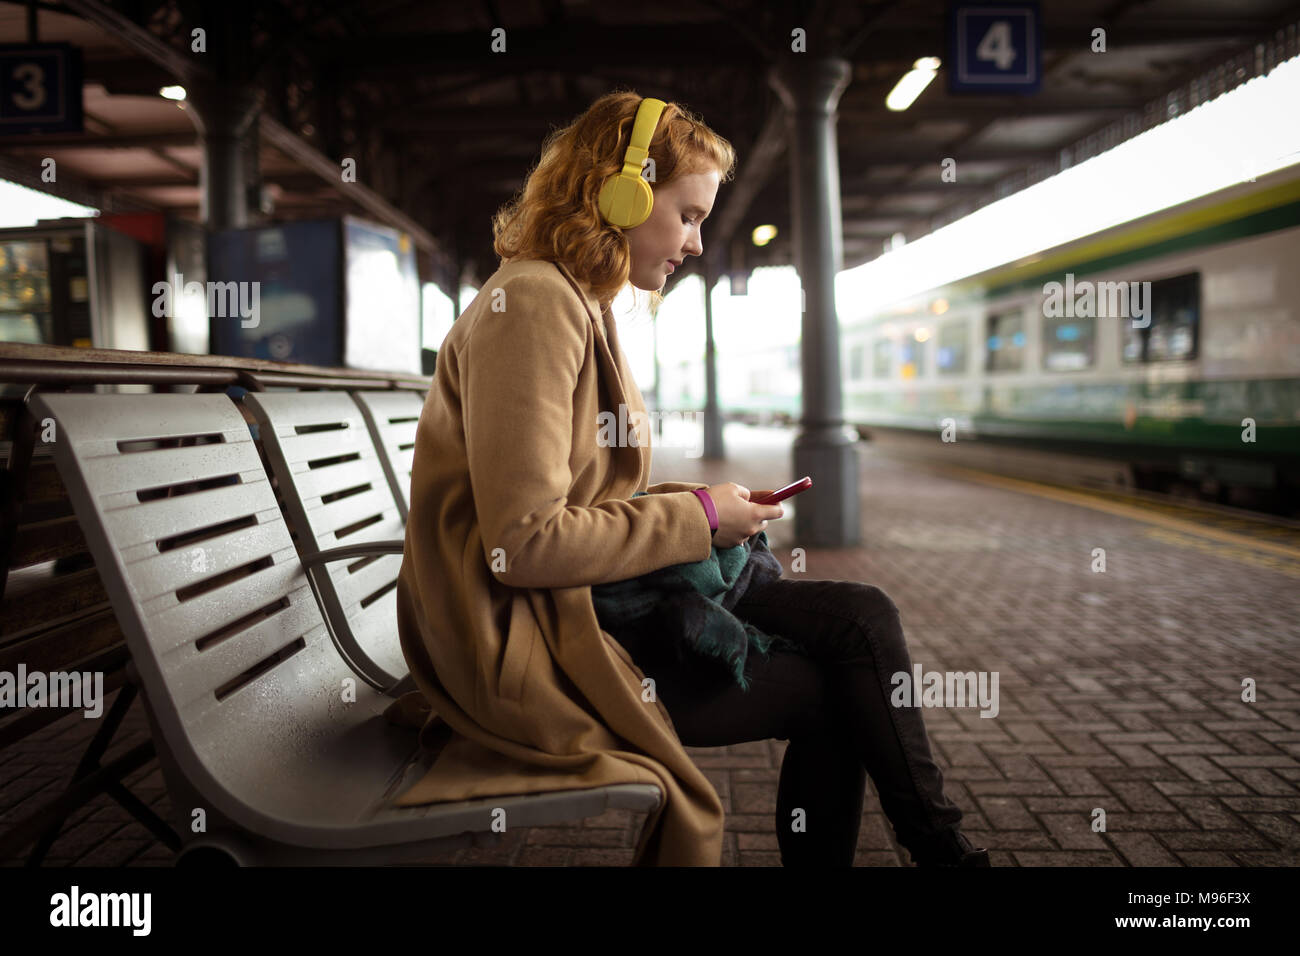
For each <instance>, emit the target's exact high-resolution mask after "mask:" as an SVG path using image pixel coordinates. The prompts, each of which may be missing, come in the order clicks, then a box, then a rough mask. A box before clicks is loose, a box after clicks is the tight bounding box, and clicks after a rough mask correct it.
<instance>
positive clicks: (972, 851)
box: [912, 830, 991, 867]
mask: <svg viewBox="0 0 1300 956" xmlns="http://www.w3.org/2000/svg"><path fill="white" fill-rule="evenodd" d="M912 861H913V862H914V863H915V864H916V865H917V866H926V867H929V866H943V867H987V866H991V864H990V863H989V851H988V850H986V849H985V848H984V847H982V846H974V845H972V844H971V842H970V840H968V839H967V838H966V834H964V833H962V832H961V831H960V830H944V831H943V833H942V834H941V835H940V836H939V837H937V838H936V846H934V847H933V848H932V849H931V850H929V851H928V852H927V851H922V853H921V854H920V855H919V856H918V855H917V854H916V853H913V854H912Z"/></svg>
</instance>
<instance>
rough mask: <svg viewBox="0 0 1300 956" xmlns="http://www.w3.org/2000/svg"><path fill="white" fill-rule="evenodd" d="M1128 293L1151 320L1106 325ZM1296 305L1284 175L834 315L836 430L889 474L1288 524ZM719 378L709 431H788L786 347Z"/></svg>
mask: <svg viewBox="0 0 1300 956" xmlns="http://www.w3.org/2000/svg"><path fill="white" fill-rule="evenodd" d="M1135 282H1136V283H1145V282H1149V283H1150V286H1149V287H1145V286H1144V287H1142V288H1143V291H1149V294H1150V301H1149V306H1150V309H1149V313H1148V314H1147V315H1145V316H1143V317H1132V316H1129V315H1126V314H1121V315H1116V314H1115V313H1116V307H1117V305H1118V306H1119V307H1120V308H1121V309H1122V307H1123V305H1125V304H1126V303H1124V302H1123V296H1122V294H1121V295H1119V296H1116V295H1114V292H1115V290H1116V289H1117V286H1116V285H1115V283H1126V284H1130V285H1131V284H1132V283H1135ZM1053 283H1059V284H1060V287H1059V288H1058V287H1056V286H1053V285H1052V284H1053ZM1103 283H1107V284H1108V285H1103ZM1089 287H1091V288H1092V289H1094V290H1101V292H1102V295H1101V296H1100V297H1097V296H1094V297H1093V299H1092V301H1091V302H1089V301H1088V300H1087V298H1086V296H1084V293H1083V291H1081V290H1086V289H1088V288H1089ZM1071 292H1073V293H1074V295H1073V296H1069V295H1068V294H1069V293H1071ZM1121 293H1122V290H1121ZM1062 300H1064V301H1062ZM1108 300H1109V301H1108ZM1297 303H1300V167H1295V166H1293V167H1290V168H1288V169H1285V170H1282V171H1279V172H1277V173H1274V174H1272V175H1268V176H1262V177H1260V178H1259V179H1258V181H1254V182H1250V181H1243V182H1241V183H1240V184H1238V185H1236V186H1233V187H1230V188H1228V189H1223V190H1219V191H1217V192H1214V193H1211V194H1210V195H1207V196H1204V197H1202V198H1200V199H1197V200H1194V201H1191V202H1187V203H1184V204H1181V205H1178V206H1174V207H1170V208H1167V209H1164V210H1162V211H1160V212H1157V213H1154V214H1152V215H1148V216H1144V217H1142V218H1140V219H1136V220H1133V221H1131V222H1127V223H1124V224H1122V225H1119V226H1116V227H1114V228H1111V229H1107V230H1105V231H1102V232H1096V233H1094V234H1092V235H1089V236H1087V237H1085V238H1083V239H1079V240H1077V241H1073V242H1069V243H1066V244H1063V245H1058V246H1056V247H1055V248H1051V249H1048V250H1047V251H1045V252H1042V253H1039V254H1037V255H1032V256H1028V257H1025V258H1023V259H1021V260H1019V261H1014V262H1009V263H1005V264H1003V265H1000V266H998V267H996V268H992V269H988V270H986V271H983V272H980V273H978V274H975V275H970V276H968V277H966V278H964V279H961V280H960V281H956V282H952V283H949V284H945V285H941V286H938V287H935V288H932V289H928V290H926V291H925V292H922V293H920V294H916V295H912V296H909V297H907V298H905V299H902V300H899V301H896V302H894V303H892V304H890V305H889V306H888V307H886V308H880V309H874V310H871V311H869V312H866V313H864V312H863V311H861V310H859V311H855V304H854V302H853V301H847V302H846V301H844V297H843V296H842V295H841V296H840V300H839V312H840V320H841V325H840V333H841V338H840V346H841V363H842V381H843V389H844V393H843V394H844V414H845V418H846V420H847V421H848V422H850V423H851V424H852V425H854V426H856V427H857V429H858V431H859V433H860V434H861V435H862V437H863V438H866V439H869V440H871V441H873V442H875V443H878V445H879V446H881V447H885V448H887V449H889V450H891V451H893V452H896V453H900V454H904V455H910V456H917V457H921V458H932V459H935V460H938V461H943V462H946V463H949V464H957V465H969V466H972V467H980V468H989V469H992V470H998V471H1003V472H1009V473H1020V474H1024V475H1027V476H1033V477H1039V478H1045V479H1048V480H1056V481H1061V482H1064V483H1083V484H1090V485H1100V486H1107V485H1109V486H1125V487H1129V488H1135V489H1140V490H1146V491H1152V492H1162V493H1169V494H1174V495H1177V496H1180V497H1185V498H1197V499H1202V500H1209V501H1215V502H1218V503H1220V504H1227V505H1234V506H1240V507H1249V508H1253V509H1258V510H1265V511H1269V512H1272V513H1275V514H1282V515H1288V516H1292V517H1300V305H1298V304H1297ZM1130 304H1133V305H1141V304H1142V303H1141V301H1140V300H1139V301H1136V302H1132V301H1131V303H1130ZM1070 305H1074V306H1076V308H1070V307H1069V306H1070ZM1070 313H1073V314H1070ZM1080 313H1084V314H1080ZM1087 313H1091V314H1087ZM1144 325H1145V327H1143V326H1144ZM720 358H721V359H726V358H727V357H726V356H721V357H720ZM700 366H701V362H700V361H696V362H682V363H676V364H675V365H672V366H665V367H663V368H661V369H660V375H661V381H660V394H661V395H664V396H672V395H681V394H683V387H684V386H685V385H686V383H687V382H688V381H689V382H693V383H699V382H702V381H703V378H704V375H703V370H702V368H701V367H700ZM719 367H720V373H719V403H720V407H721V412H722V414H723V417H724V420H728V421H737V420H739V421H746V422H750V423H785V424H793V423H795V422H796V421H797V419H798V417H799V413H800V384H799V383H800V374H799V372H800V357H799V344H798V343H797V342H796V343H794V344H789V345H781V346H777V347H772V348H768V349H766V350H757V351H751V352H747V353H746V354H745V355H744V357H743V360H739V357H738V358H737V360H732V361H723V360H720V362H719ZM688 390H689V391H697V390H698V385H695V386H694V387H691V388H689V389H688ZM666 404H667V405H669V406H670V407H671V405H673V404H676V403H666ZM696 407H699V406H698V405H697V406H696ZM945 438H946V439H949V440H947V441H945V440H944V439H945Z"/></svg>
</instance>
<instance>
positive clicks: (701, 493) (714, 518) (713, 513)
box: [691, 488, 718, 531]
mask: <svg viewBox="0 0 1300 956" xmlns="http://www.w3.org/2000/svg"><path fill="white" fill-rule="evenodd" d="M691 493H692V494H693V495H695V497H697V498H699V499H700V503H701V504H703V505H704V513H705V514H706V515H708V518H709V530H710V531H717V530H718V509H716V508H714V507H713V499H712V498H710V497H709V493H708V492H707V491H705V490H704V489H703V488H692V489H691Z"/></svg>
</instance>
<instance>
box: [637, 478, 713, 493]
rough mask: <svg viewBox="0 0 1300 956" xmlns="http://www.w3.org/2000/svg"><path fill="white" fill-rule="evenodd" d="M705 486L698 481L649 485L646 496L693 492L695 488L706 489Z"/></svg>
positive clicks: (662, 482)
mask: <svg viewBox="0 0 1300 956" xmlns="http://www.w3.org/2000/svg"><path fill="white" fill-rule="evenodd" d="M708 487H709V486H708V485H707V484H704V483H701V482H698V481H661V482H659V484H657V485H651V486H650V487H649V488H647V489H646V490H645V491H646V494H648V495H671V494H675V493H676V492H679V491H694V490H695V489H696V488H708Z"/></svg>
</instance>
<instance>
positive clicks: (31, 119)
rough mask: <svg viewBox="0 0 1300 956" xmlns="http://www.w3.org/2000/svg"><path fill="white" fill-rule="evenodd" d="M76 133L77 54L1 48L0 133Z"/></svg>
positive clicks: (63, 47)
mask: <svg viewBox="0 0 1300 956" xmlns="http://www.w3.org/2000/svg"><path fill="white" fill-rule="evenodd" d="M41 131H43V132H81V131H82V114H81V51H80V50H79V49H76V48H75V47H72V46H70V45H69V44H66V43H40V44H36V45H29V44H28V45H20V44H0V134H5V133H19V134H21V133H30V132H41Z"/></svg>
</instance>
